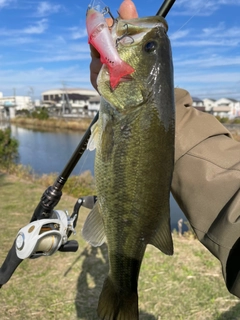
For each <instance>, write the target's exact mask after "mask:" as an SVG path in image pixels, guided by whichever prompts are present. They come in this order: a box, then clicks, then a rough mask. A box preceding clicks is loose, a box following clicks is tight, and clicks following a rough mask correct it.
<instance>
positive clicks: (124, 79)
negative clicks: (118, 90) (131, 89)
mask: <svg viewBox="0 0 240 320" xmlns="http://www.w3.org/2000/svg"><path fill="white" fill-rule="evenodd" d="M133 80H134V79H133V77H132V76H131V75H130V74H128V75H126V76H123V77H122V78H121V79H120V81H119V83H121V82H128V81H133Z"/></svg>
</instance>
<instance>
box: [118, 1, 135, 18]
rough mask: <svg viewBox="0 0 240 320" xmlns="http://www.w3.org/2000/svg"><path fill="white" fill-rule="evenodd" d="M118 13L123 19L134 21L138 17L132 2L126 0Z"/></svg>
mask: <svg viewBox="0 0 240 320" xmlns="http://www.w3.org/2000/svg"><path fill="white" fill-rule="evenodd" d="M118 13H119V15H120V17H121V18H122V19H134V18H137V17H138V13H137V9H136V7H135V4H134V3H133V2H132V0H124V1H123V2H122V4H121V5H120V8H119V10H118Z"/></svg>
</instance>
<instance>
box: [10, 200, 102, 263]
mask: <svg viewBox="0 0 240 320" xmlns="http://www.w3.org/2000/svg"><path fill="white" fill-rule="evenodd" d="M95 201H96V197H95V196H88V197H83V198H79V199H78V200H77V202H76V204H75V206H74V210H73V214H72V215H71V216H69V215H68V212H67V211H62V210H53V211H52V213H51V216H50V217H49V218H48V219H40V220H36V221H33V222H31V223H29V224H28V225H26V226H25V227H23V228H21V229H20V230H19V232H18V234H17V237H16V241H15V248H16V254H17V256H18V258H20V259H22V260H24V259H27V258H31V259H35V258H38V257H41V256H51V255H52V254H54V253H55V252H56V251H57V250H59V251H64V252H75V251H77V250H78V242H77V241H75V240H71V241H69V240H68V238H69V237H70V235H71V234H72V233H73V234H76V232H75V229H74V228H75V226H76V224H77V219H78V213H79V210H80V208H81V206H84V207H87V208H89V209H91V208H92V207H93V205H94V203H95Z"/></svg>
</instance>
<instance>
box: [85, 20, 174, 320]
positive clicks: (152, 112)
mask: <svg viewBox="0 0 240 320" xmlns="http://www.w3.org/2000/svg"><path fill="white" fill-rule="evenodd" d="M166 32H167V24H166V22H165V20H164V19H163V18H161V17H158V16H156V17H147V18H142V19H133V20H119V21H118V22H117V23H116V24H115V26H114V28H113V30H112V36H113V38H114V39H115V41H116V44H117V50H118V54H119V56H120V57H121V59H123V60H124V61H126V62H127V63H128V64H129V65H130V66H132V67H133V68H134V69H135V72H134V73H132V74H131V76H128V77H125V78H122V79H121V81H120V83H119V84H118V86H117V87H116V89H115V90H112V89H111V85H110V79H109V73H108V69H107V67H106V66H103V67H102V69H101V72H100V74H99V77H98V90H99V92H100V94H101V96H102V100H101V106H100V113H99V120H98V122H97V123H96V125H95V126H94V128H93V132H92V135H91V140H90V142H89V148H90V149H91V148H95V147H96V159H95V178H96V188H97V196H98V200H97V203H96V205H95V207H94V208H93V210H92V211H91V212H90V214H89V216H88V217H87V219H86V221H85V224H84V227H83V236H84V238H85V239H86V240H87V241H88V242H89V243H90V244H92V245H93V246H98V245H101V244H102V243H103V242H104V241H105V239H106V241H107V244H108V254H109V267H110V268H109V269H110V270H109V275H108V277H107V278H106V280H105V282H104V285H103V289H102V292H101V294H100V297H99V303H98V315H99V317H100V319H105V320H136V319H138V317H139V316H138V294H137V286H138V276H139V272H140V267H141V263H142V259H143V256H144V252H145V249H146V246H147V244H152V245H154V246H155V247H157V248H158V249H159V250H161V251H162V252H163V253H165V254H168V255H171V254H173V242H172V235H171V229H170V209H169V197H170V186H171V179H172V172H173V165H174V124H175V119H174V114H175V113H174V91H173V90H174V86H173V67H172V57H171V48H170V42H169V39H168V37H167V34H166Z"/></svg>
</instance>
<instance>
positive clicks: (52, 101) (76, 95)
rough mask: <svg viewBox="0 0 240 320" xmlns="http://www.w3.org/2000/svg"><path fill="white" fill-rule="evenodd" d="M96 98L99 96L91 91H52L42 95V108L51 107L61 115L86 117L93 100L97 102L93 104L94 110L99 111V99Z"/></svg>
mask: <svg viewBox="0 0 240 320" xmlns="http://www.w3.org/2000/svg"><path fill="white" fill-rule="evenodd" d="M97 97H99V94H98V93H97V92H96V91H95V90H91V89H81V88H61V89H52V90H47V91H44V92H43V93H42V106H45V107H51V108H52V109H53V110H54V111H55V112H56V113H57V114H61V115H67V114H71V115H75V116H77V115H82V116H83V115H88V113H89V112H88V110H90V109H91V108H92V103H91V102H90V101H91V99H93V98H96V99H97V100H98V103H96V102H95V103H94V109H96V110H98V109H99V106H100V99H99V98H97ZM97 100H96V101H97ZM90 113H92V112H90Z"/></svg>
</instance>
